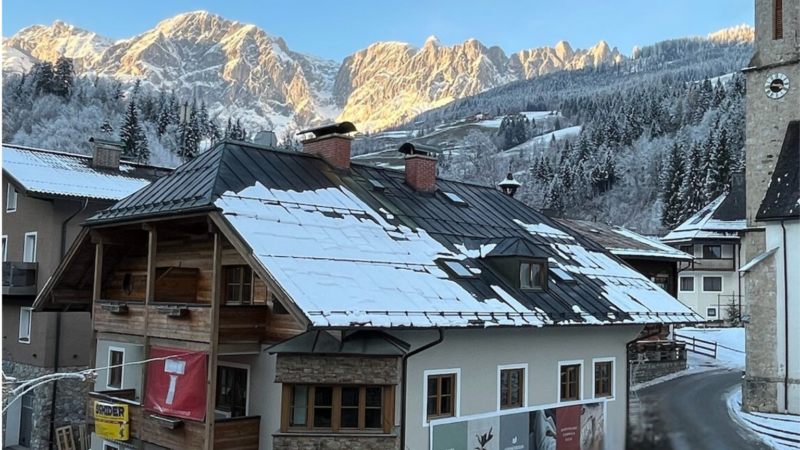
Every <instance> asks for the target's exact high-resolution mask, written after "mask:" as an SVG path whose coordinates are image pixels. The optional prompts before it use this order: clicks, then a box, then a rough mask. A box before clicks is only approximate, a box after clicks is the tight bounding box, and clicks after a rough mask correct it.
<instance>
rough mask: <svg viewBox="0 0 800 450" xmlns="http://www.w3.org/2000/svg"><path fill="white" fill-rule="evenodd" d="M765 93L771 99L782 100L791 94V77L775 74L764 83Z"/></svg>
mask: <svg viewBox="0 0 800 450" xmlns="http://www.w3.org/2000/svg"><path fill="white" fill-rule="evenodd" d="M764 92H765V93H766V94H767V97H769V98H781V97H783V96H784V95H786V93H787V92H789V77H787V76H786V75H784V74H782V73H773V74H772V75H770V76H768V77H767V81H766V82H765V83H764Z"/></svg>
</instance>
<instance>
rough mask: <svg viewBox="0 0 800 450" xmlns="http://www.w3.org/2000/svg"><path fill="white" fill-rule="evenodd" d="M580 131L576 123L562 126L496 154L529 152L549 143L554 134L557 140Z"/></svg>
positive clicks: (509, 154)
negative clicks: (565, 126)
mask: <svg viewBox="0 0 800 450" xmlns="http://www.w3.org/2000/svg"><path fill="white" fill-rule="evenodd" d="M580 132H581V126H580V125H577V126H574V127H567V128H562V129H560V130H556V131H553V132H550V133H545V134H542V135H540V136H536V137H535V138H533V139H530V140H528V141H525V142H523V143H522V144H519V145H518V146H516V147H512V148H510V149H508V150H506V151H504V152H502V153H500V154H499V155H498V156H500V157H512V156H516V155H518V154H519V152H520V151H521V152H524V153H527V152H529V151H531V150H533V149H536V148H539V147H543V146H546V145H548V144H549V143H550V141H551V140H552V139H553V136H555V138H556V140H557V141H559V140H562V139H565V138H567V137H571V136H577V135H578V134H580Z"/></svg>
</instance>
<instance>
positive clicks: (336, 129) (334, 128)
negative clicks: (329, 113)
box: [297, 122, 357, 138]
mask: <svg viewBox="0 0 800 450" xmlns="http://www.w3.org/2000/svg"><path fill="white" fill-rule="evenodd" d="M355 131H357V130H356V126H355V125H353V123H352V122H339V123H334V124H330V125H323V126H321V127H317V128H309V129H306V130H302V131H298V132H297V134H298V135H301V134H306V133H311V134H313V135H314V137H315V138H319V137H322V136H327V135H329V134H348V133H353V132H355Z"/></svg>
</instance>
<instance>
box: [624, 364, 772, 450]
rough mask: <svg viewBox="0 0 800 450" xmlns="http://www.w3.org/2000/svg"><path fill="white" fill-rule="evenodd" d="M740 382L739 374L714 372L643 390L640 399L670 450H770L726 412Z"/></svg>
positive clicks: (675, 380)
mask: <svg viewBox="0 0 800 450" xmlns="http://www.w3.org/2000/svg"><path fill="white" fill-rule="evenodd" d="M741 382H742V376H741V371H739V370H730V371H727V370H715V371H711V372H704V373H698V374H695V375H688V376H685V377H681V378H676V379H674V380H670V381H665V382H663V383H660V384H657V385H655V386H651V387H648V388H644V389H642V390H641V391H639V396H640V398H641V400H642V406H643V408H644V409H645V410H646V415H647V416H648V421H650V422H651V423H653V425H654V427H655V429H656V430H659V431H660V432H661V433H663V434H664V435H665V436H666V438H667V440H668V441H669V442H670V443H671V444H672V449H673V450H720V449H725V450H770V447H769V446H767V445H766V444H764V443H763V442H762V441H761V440H760V439H758V437H756V435H755V434H753V433H752V432H751V431H749V430H746V429H744V428H742V427H741V426H740V425H739V424H738V423H737V422H735V421H734V419H732V418H731V416H730V414H729V412H728V406H727V399H728V394H729V393H730V391H731V389H733V388H734V387H735V386H737V385H739V384H741Z"/></svg>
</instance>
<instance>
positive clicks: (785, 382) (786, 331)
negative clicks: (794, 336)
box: [781, 220, 789, 413]
mask: <svg viewBox="0 0 800 450" xmlns="http://www.w3.org/2000/svg"><path fill="white" fill-rule="evenodd" d="M781 229H782V230H783V242H781V244H782V247H783V321H784V324H783V327H784V328H783V330H784V331H783V333H784V334H783V341H784V346H783V351H784V358H785V359H784V360H785V361H786V371H785V373H784V375H783V410H784V412H785V413H788V412H789V267H788V263H789V258H788V254H787V250H786V221H785V220H781Z"/></svg>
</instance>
